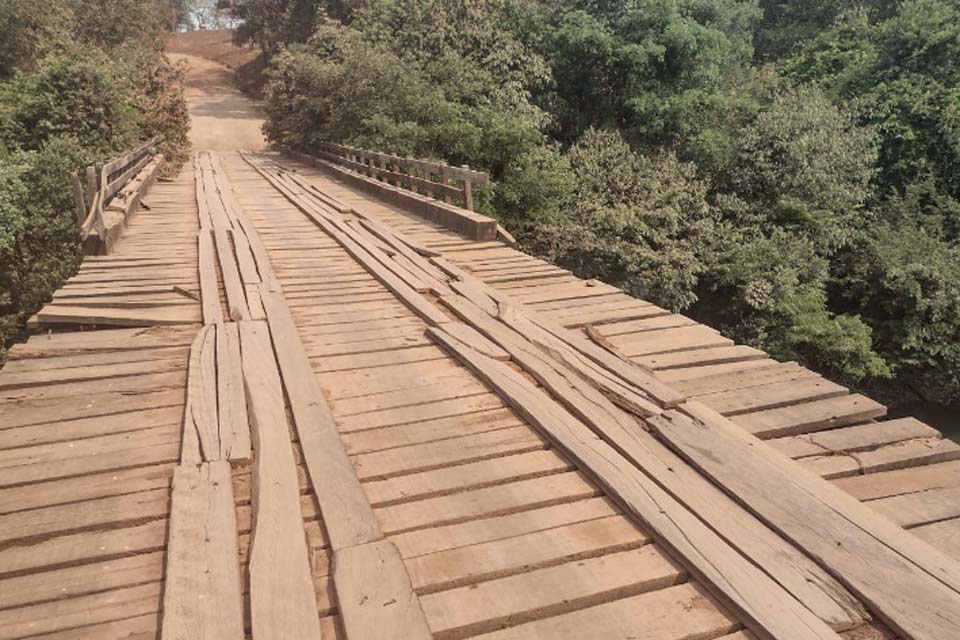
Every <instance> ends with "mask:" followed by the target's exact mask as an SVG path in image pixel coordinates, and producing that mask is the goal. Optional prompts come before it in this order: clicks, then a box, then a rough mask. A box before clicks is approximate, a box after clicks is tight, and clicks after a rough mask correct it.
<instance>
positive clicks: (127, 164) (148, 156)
mask: <svg viewBox="0 0 960 640" xmlns="http://www.w3.org/2000/svg"><path fill="white" fill-rule="evenodd" d="M161 140H163V136H154V137H153V138H151V139H149V140H147V141H146V142H144V143H142V144H141V145H139V146H137V147H135V148H134V149H131V150H129V151H125V152H124V153H122V154H120V155H119V156H117V157H115V158H113V159H111V160H109V161H107V162H105V163H103V164H97V165H95V166H90V167H87V169H86V180H87V196H86V200H85V199H84V198H83V197H82V195H83V194H82V193H81V194H80V197H79V198H77V207H78V217H80V215H79V214H80V212H85V213H86V215H85V217H83V218H82V219H81V220H80V239H81V240H86V239H87V237H88V236H89V235H90V233H91V232H93V231H96V232H97V233H98V234H99V235H100V237H101V238H102V237H103V236H104V234H105V232H106V223H105V222H104V220H103V211H104V208H105V206H106V204H107V201H108V200H110V198H112V197H113V196H115V195H116V194H117V193H119V192H121V191H122V190H123V188H124V187H125V186H127V184H129V183H130V181H131V180H132V179H133V178H134V177H135V176H136V175H137V174H138V173H140V171H141V170H142V169H143V168H144V167H145V166H146V165H147V164H148V163H149V162H150V161H151V160H152V159H153V157H154V155H155V154H156V146H157V144H159V143H160V141H161ZM77 182H79V179H77V180H76V181H75V183H74V184H75V185H76V184H77ZM75 190H76V187H75ZM88 203H89V204H88Z"/></svg>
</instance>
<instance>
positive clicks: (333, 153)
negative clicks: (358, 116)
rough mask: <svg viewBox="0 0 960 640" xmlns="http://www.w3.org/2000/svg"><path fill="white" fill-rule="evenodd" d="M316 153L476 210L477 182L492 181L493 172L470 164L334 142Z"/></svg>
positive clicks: (389, 182)
mask: <svg viewBox="0 0 960 640" xmlns="http://www.w3.org/2000/svg"><path fill="white" fill-rule="evenodd" d="M315 152H316V153H317V154H318V155H319V156H321V157H322V158H324V159H326V160H329V161H331V162H335V163H337V164H340V165H343V166H344V167H347V168H349V169H351V170H353V171H355V172H357V173H360V174H363V175H366V176H369V177H371V178H377V179H379V180H382V181H384V182H386V183H388V184H392V185H394V186H397V187H401V188H404V189H408V190H410V191H415V192H417V193H423V194H425V195H427V196H428V197H431V198H433V197H437V198H439V199H443V200H444V201H446V202H450V201H451V200H455V201H458V202H460V203H462V204H463V206H464V207H465V208H467V209H469V210H470V211H473V185H475V184H487V183H489V182H490V176H489V174H487V173H484V172H483V171H476V170H474V169H471V168H470V167H469V166H467V165H463V166H462V167H454V166H452V165H448V164H443V163H441V162H430V161H427V160H418V159H416V158H409V157H403V156H396V155H392V154H389V153H380V152H379V151H371V150H369V149H358V148H356V147H349V146H346V145H341V144H333V143H331V142H321V143H319V144H318V145H317V149H316V151H315Z"/></svg>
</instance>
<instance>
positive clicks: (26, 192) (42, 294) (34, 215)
mask: <svg viewBox="0 0 960 640" xmlns="http://www.w3.org/2000/svg"><path fill="white" fill-rule="evenodd" d="M85 158H86V151H85V149H83V147H82V146H81V145H80V143H79V142H78V141H77V140H76V139H75V138H71V137H56V138H51V139H49V140H47V141H46V143H45V144H44V145H43V147H42V148H41V149H40V150H39V151H17V152H15V153H13V154H11V155H10V156H9V157H8V158H6V159H5V160H0V274H2V275H0V357H2V353H3V350H4V348H5V347H6V346H7V345H9V343H10V342H11V341H12V340H14V339H16V338H18V337H19V336H20V334H21V332H22V330H23V323H24V322H25V321H26V319H27V318H28V317H29V316H30V315H31V314H33V313H34V312H35V311H36V310H37V309H38V308H39V307H40V305H41V304H42V303H43V302H45V301H46V300H47V299H49V296H50V294H51V292H52V291H53V290H54V289H56V288H57V287H58V286H60V284H61V283H62V282H63V280H64V279H65V278H66V277H68V276H69V275H70V274H71V273H73V272H74V271H75V270H76V268H77V266H78V265H79V262H80V257H81V255H80V244H79V238H78V235H77V223H76V214H75V209H74V205H73V196H72V194H71V192H70V190H69V189H66V188H64V185H69V184H70V181H71V175H73V174H74V173H75V172H76V167H78V166H82V165H83V163H84V162H85Z"/></svg>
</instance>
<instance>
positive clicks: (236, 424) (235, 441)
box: [216, 322, 250, 461]
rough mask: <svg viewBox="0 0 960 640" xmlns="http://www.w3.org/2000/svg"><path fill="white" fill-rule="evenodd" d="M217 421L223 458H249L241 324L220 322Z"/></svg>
mask: <svg viewBox="0 0 960 640" xmlns="http://www.w3.org/2000/svg"><path fill="white" fill-rule="evenodd" d="M216 331H217V420H218V429H217V430H218V433H219V437H220V458H219V459H221V460H233V461H244V460H249V459H250V425H249V423H248V419H247V399H246V396H245V395H244V391H243V370H242V364H241V359H240V327H239V326H238V325H237V323H235V322H228V323H225V324H218V325H217V329H216Z"/></svg>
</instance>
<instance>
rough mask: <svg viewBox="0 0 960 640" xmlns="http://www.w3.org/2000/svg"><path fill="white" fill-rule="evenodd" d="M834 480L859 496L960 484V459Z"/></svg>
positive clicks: (852, 493) (873, 497)
mask: <svg viewBox="0 0 960 640" xmlns="http://www.w3.org/2000/svg"><path fill="white" fill-rule="evenodd" d="M834 484H836V486H838V487H839V488H841V489H843V490H844V491H846V492H847V493H849V494H850V495H852V496H854V497H855V498H858V499H860V500H874V499H876V498H883V497H886V496H896V495H900V494H902V493H911V492H914V491H928V490H930V489H938V488H940V487H960V461H953V462H944V463H942V464H931V465H927V466H923V467H914V468H912V469H898V470H895V471H885V472H882V473H871V474H870V475H867V476H854V477H851V478H840V479H838V480H836V481H834Z"/></svg>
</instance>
